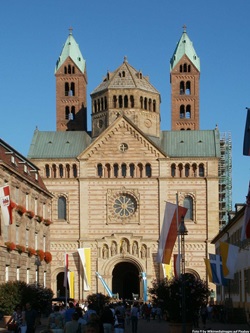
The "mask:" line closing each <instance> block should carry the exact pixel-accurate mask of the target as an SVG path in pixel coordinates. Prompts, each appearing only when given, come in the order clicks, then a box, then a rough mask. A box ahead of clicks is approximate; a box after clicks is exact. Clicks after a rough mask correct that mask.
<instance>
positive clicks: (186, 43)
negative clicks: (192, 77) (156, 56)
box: [170, 25, 200, 71]
mask: <svg viewBox="0 0 250 333" xmlns="http://www.w3.org/2000/svg"><path fill="white" fill-rule="evenodd" d="M186 30H187V27H186V25H184V26H183V33H182V35H181V38H180V40H179V42H178V43H177V46H176V48H175V50H174V54H173V56H172V58H171V60H170V70H171V71H172V70H173V68H174V67H175V66H176V65H177V63H178V62H179V61H180V59H181V58H182V57H183V56H184V54H185V55H186V56H187V57H188V58H189V59H190V61H192V63H193V65H194V66H195V67H196V68H197V69H198V70H199V71H200V59H199V57H198V56H197V54H196V52H195V49H194V47H193V43H192V42H191V40H190V39H189V37H188V34H187V32H186Z"/></svg>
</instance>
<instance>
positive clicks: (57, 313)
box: [48, 302, 140, 333]
mask: <svg viewBox="0 0 250 333" xmlns="http://www.w3.org/2000/svg"><path fill="white" fill-rule="evenodd" d="M139 314H140V307H139V304H138V303H137V302H135V303H134V304H133V305H132V306H131V305H130V304H123V303H122V302H118V303H115V304H113V303H110V304H105V305H104V306H103V308H102V309H99V311H97V310H96V309H95V307H94V306H93V304H91V303H90V304H88V305H79V304H78V303H77V304H75V305H74V304H73V303H72V302H69V306H68V307H67V308H65V307H64V305H62V304H61V305H58V304H55V305H54V307H53V311H52V313H51V314H50V315H49V318H48V331H50V332H52V333H112V332H114V333H124V329H125V325H128V326H129V325H130V324H131V328H132V333H137V324H138V318H139Z"/></svg>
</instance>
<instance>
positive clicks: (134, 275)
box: [112, 262, 140, 300]
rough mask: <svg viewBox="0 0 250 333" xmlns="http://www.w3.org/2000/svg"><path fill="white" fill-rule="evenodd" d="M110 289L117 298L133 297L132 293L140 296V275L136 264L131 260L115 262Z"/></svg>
mask: <svg viewBox="0 0 250 333" xmlns="http://www.w3.org/2000/svg"><path fill="white" fill-rule="evenodd" d="M112 291H113V293H114V294H116V293H118V294H119V298H120V299H121V298H123V299H130V300H132V299H134V297H133V294H137V295H138V297H140V277H139V270H138V267H136V265H134V264H133V263H131V262H120V263H117V264H116V265H115V266H114V268H113V272H112Z"/></svg>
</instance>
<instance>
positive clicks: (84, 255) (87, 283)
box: [77, 247, 91, 291]
mask: <svg viewBox="0 0 250 333" xmlns="http://www.w3.org/2000/svg"><path fill="white" fill-rule="evenodd" d="M77 251H78V253H79V256H80V259H81V262H82V267H83V289H84V291H89V290H90V288H91V252H90V248H87V247H83V248H80V249H78V250H77Z"/></svg>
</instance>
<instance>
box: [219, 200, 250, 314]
mask: <svg viewBox="0 0 250 333" xmlns="http://www.w3.org/2000/svg"><path fill="white" fill-rule="evenodd" d="M245 209H249V207H248V208H247V206H246V205H244V204H236V205H235V211H233V212H231V214H230V221H229V222H228V224H227V225H226V226H225V227H224V228H223V229H222V230H221V231H220V232H219V233H218V234H217V235H216V236H215V237H214V239H213V240H212V244H214V246H215V251H216V253H217V254H220V243H221V242H225V243H229V244H232V245H234V246H237V247H238V248H239V249H238V254H237V260H236V265H235V273H234V277H233V279H230V280H228V284H227V286H216V295H217V302H218V303H221V304H226V305H228V307H229V308H230V307H233V308H241V309H244V310H245V313H246V314H247V318H249V314H250V284H249V279H250V255H249V245H250V241H249V239H244V240H241V233H242V227H243V225H244V222H245V219H244V213H245Z"/></svg>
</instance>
